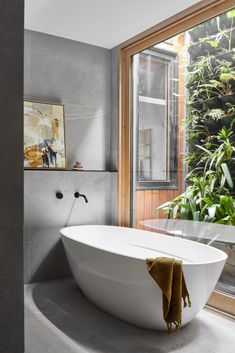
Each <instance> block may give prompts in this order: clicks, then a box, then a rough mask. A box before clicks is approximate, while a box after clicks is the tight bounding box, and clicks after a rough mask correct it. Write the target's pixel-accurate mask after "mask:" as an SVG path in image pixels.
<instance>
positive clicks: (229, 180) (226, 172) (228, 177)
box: [221, 163, 233, 189]
mask: <svg viewBox="0 0 235 353" xmlns="http://www.w3.org/2000/svg"><path fill="white" fill-rule="evenodd" d="M221 168H222V170H223V173H224V176H225V178H226V180H227V183H228V185H229V186H230V188H231V189H232V188H233V180H232V177H231V174H230V171H229V169H228V166H227V164H226V163H222V164H221Z"/></svg>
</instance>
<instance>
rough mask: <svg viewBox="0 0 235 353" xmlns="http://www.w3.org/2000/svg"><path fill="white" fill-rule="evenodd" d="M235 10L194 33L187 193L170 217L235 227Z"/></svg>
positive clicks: (189, 84)
mask: <svg viewBox="0 0 235 353" xmlns="http://www.w3.org/2000/svg"><path fill="white" fill-rule="evenodd" d="M234 25H235V10H232V11H229V12H228V13H227V14H225V15H222V16H219V17H217V18H214V19H212V20H210V21H207V22H205V23H204V24H201V25H199V26H197V27H195V28H194V29H193V30H191V31H190V32H189V34H190V37H191V43H190V46H189V49H188V51H189V55H190V65H189V66H188V75H187V88H188V92H189V101H188V106H187V112H188V113H187V118H186V121H185V130H186V137H187V139H186V142H187V157H186V159H185V162H186V164H187V165H188V175H187V177H186V184H187V187H186V190H185V192H184V193H182V194H181V195H179V196H177V197H176V198H175V199H174V200H172V201H169V202H167V203H166V204H164V205H161V206H160V207H159V208H158V209H157V210H159V209H164V210H165V211H166V213H167V216H168V217H173V218H181V219H185V220H195V221H205V222H215V223H220V224H232V225H235V147H234V145H235V144H234V142H235V50H234V46H235V30H234Z"/></svg>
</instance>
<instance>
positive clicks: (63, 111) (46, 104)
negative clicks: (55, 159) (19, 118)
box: [23, 97, 67, 171]
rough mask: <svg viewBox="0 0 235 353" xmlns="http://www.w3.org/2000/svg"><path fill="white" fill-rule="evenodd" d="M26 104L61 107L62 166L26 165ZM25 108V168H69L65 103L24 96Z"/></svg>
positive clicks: (47, 169)
mask: <svg viewBox="0 0 235 353" xmlns="http://www.w3.org/2000/svg"><path fill="white" fill-rule="evenodd" d="M26 104H32V105H33V104H34V105H37V104H38V105H45V106H48V108H49V107H60V108H61V114H62V115H61V120H62V122H61V123H62V131H63V132H62V137H63V138H62V141H63V154H64V156H63V163H62V166H61V165H60V166H50V165H49V166H43V165H41V166H32V165H25V143H26V144H27V141H25V136H26V130H27V126H26V123H25V116H26V113H25V107H26ZM23 109H24V115H23V117H24V170H43V171H56V170H66V169H67V155H66V134H65V109H64V104H62V103H59V102H51V101H42V100H38V99H31V98H27V97H25V98H24V101H23ZM56 153H57V152H56Z"/></svg>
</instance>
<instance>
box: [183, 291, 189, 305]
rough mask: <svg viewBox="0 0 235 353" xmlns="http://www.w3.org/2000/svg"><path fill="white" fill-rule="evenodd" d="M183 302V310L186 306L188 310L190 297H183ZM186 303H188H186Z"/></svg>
mask: <svg viewBox="0 0 235 353" xmlns="http://www.w3.org/2000/svg"><path fill="white" fill-rule="evenodd" d="M183 301H184V308H185V307H186V306H188V307H189V308H190V307H191V300H190V297H189V295H188V294H187V295H186V297H183ZM187 301H188V302H187Z"/></svg>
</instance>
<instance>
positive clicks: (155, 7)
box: [25, 0, 199, 48]
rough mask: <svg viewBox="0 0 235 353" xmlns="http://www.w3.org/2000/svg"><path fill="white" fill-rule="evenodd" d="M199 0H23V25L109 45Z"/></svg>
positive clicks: (112, 45)
mask: <svg viewBox="0 0 235 353" xmlns="http://www.w3.org/2000/svg"><path fill="white" fill-rule="evenodd" d="M197 2H199V0H25V28H27V29H31V30H34V31H38V32H43V33H48V34H52V35H56V36H59V37H64V38H69V39H73V40H77V41H81V42H85V43H89V44H93V45H98V46H101V47H104V48H113V47H115V46H116V45H118V44H120V43H122V42H124V41H126V40H127V39H129V38H131V37H133V36H135V35H136V34H138V33H141V32H142V31H144V30H146V29H148V28H150V27H152V26H154V25H156V24H157V23H159V22H161V21H162V20H164V19H166V18H168V17H170V16H172V15H174V14H176V13H178V12H180V11H182V10H184V9H185V8H187V7H189V6H191V5H193V4H195V3H197Z"/></svg>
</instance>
